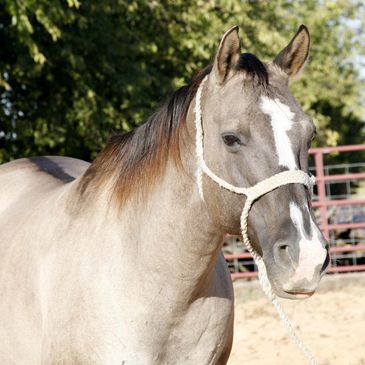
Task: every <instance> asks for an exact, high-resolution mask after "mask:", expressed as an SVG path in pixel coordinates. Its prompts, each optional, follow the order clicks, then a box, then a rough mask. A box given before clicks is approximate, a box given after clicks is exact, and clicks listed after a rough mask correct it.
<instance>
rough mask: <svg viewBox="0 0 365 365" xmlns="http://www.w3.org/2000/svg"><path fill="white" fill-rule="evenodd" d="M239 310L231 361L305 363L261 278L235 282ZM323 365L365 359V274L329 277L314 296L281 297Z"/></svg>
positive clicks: (353, 364)
mask: <svg viewBox="0 0 365 365" xmlns="http://www.w3.org/2000/svg"><path fill="white" fill-rule="evenodd" d="M235 293H236V314H235V336H234V343H233V349H232V353H231V357H230V360H229V362H228V365H304V364H307V363H306V361H305V360H304V357H303V355H302V354H301V352H300V351H299V350H298V349H297V348H296V346H295V345H294V344H293V343H292V342H291V340H290V339H289V338H288V336H287V335H286V332H285V329H284V327H283V324H282V323H281V322H280V320H279V318H278V315H277V313H276V311H275V309H274V307H273V305H272V304H271V303H270V302H269V301H268V299H266V298H265V297H264V294H262V293H261V291H260V288H259V287H258V283H257V282H256V281H255V282H243V281H241V282H237V283H235ZM281 303H282V306H283V308H284V310H285V312H286V314H287V315H288V317H289V319H290V320H291V322H292V324H293V325H294V327H295V328H296V329H297V332H298V334H299V336H300V338H301V339H302V340H303V341H304V343H305V344H306V345H307V347H309V348H310V350H311V351H312V353H313V354H314V357H315V358H316V360H317V362H318V364H320V365H362V364H365V273H364V274H346V275H338V276H327V277H325V278H323V280H322V283H321V287H320V288H319V290H318V291H317V292H316V293H315V294H314V295H313V296H312V297H311V298H309V299H306V300H301V301H291V300H281Z"/></svg>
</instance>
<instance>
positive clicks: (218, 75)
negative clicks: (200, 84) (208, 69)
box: [212, 25, 241, 84]
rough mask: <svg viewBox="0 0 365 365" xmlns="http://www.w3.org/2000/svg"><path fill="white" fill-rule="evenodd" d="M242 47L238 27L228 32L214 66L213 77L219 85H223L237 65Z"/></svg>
mask: <svg viewBox="0 0 365 365" xmlns="http://www.w3.org/2000/svg"><path fill="white" fill-rule="evenodd" d="M240 53H241V47H240V39H239V37H238V26H237V25H236V26H234V27H232V28H230V29H228V30H227V32H226V33H225V34H224V36H223V37H222V39H221V42H220V44H219V48H218V51H217V54H216V56H215V59H214V64H213V69H212V72H213V75H214V77H215V79H216V80H217V81H218V83H220V84H221V83H223V82H224V80H225V79H226V77H227V74H228V72H229V71H230V70H231V69H232V68H233V67H234V66H235V65H236V64H237V62H238V59H239V57H240Z"/></svg>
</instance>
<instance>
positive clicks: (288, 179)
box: [194, 75, 317, 365]
mask: <svg viewBox="0 0 365 365" xmlns="http://www.w3.org/2000/svg"><path fill="white" fill-rule="evenodd" d="M207 79H208V75H207V76H205V77H204V79H203V80H202V82H201V83H200V85H199V88H198V91H197V93H196V102H195V109H194V112H195V128H196V141H195V142H196V143H195V145H196V154H197V164H198V168H197V184H198V190H199V195H200V197H201V198H202V200H204V194H203V173H205V174H206V175H207V176H209V177H210V178H211V179H212V180H213V181H215V182H216V183H217V184H218V185H219V186H221V187H223V188H225V189H227V190H229V191H232V192H234V193H237V194H243V195H246V197H247V199H246V202H245V205H244V207H243V210H242V214H241V221H240V222H241V233H242V239H243V243H244V244H245V245H246V247H247V250H248V251H249V252H250V254H251V255H252V257H253V259H254V261H255V264H256V266H257V268H258V277H259V282H260V284H261V287H262V290H263V291H264V293H265V294H266V296H267V297H268V298H269V299H270V301H271V302H272V303H273V305H274V307H275V309H276V311H277V312H278V314H279V317H280V319H281V321H282V322H283V323H284V327H285V329H286V331H287V332H288V334H289V336H290V337H291V338H292V340H293V341H294V343H295V344H296V345H297V346H298V348H299V349H300V350H301V351H302V353H303V354H304V356H305V358H306V359H307V360H308V363H309V364H311V365H317V362H316V360H315V358H314V357H313V355H312V354H311V352H310V351H309V349H308V348H307V347H306V346H305V345H304V343H303V342H302V340H301V339H300V338H299V337H298V335H297V334H296V332H295V330H294V328H293V326H292V325H291V323H290V321H289V319H288V318H287V316H286V314H285V313H284V311H283V308H282V306H281V305H280V303H279V301H278V298H277V296H276V294H275V293H274V291H273V289H272V286H271V283H270V281H269V279H268V277H267V271H266V266H265V263H264V260H263V258H262V257H261V256H260V255H258V253H257V252H256V251H255V250H254V249H253V247H252V245H251V242H250V240H249V238H248V233H247V223H248V214H249V212H250V209H251V206H252V204H253V203H254V202H255V200H256V199H258V198H259V197H261V196H262V195H264V194H266V193H268V192H270V191H272V190H274V189H277V188H278V187H279V186H282V185H287V184H294V183H297V184H303V185H305V186H306V187H307V188H308V189H311V188H312V187H313V184H314V181H313V178H311V177H310V176H309V175H307V174H306V173H305V172H304V171H301V170H290V171H283V172H280V173H278V174H276V175H273V176H271V177H269V178H267V179H265V180H263V181H260V182H259V183H257V184H256V185H254V186H252V187H249V188H241V187H237V186H234V185H231V184H229V183H228V182H227V181H225V180H223V179H221V178H220V177H219V176H217V175H216V174H214V172H213V171H212V170H210V169H209V167H208V166H207V165H206V163H205V161H204V146H203V127H202V115H201V114H202V112H201V95H202V90H203V87H204V84H205V82H206V81H207Z"/></svg>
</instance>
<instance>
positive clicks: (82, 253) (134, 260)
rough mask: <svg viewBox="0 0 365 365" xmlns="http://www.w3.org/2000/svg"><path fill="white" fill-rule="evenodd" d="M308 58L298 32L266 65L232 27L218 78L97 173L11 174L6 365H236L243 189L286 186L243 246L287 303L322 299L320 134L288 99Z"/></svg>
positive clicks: (267, 203) (3, 279)
mask: <svg viewBox="0 0 365 365" xmlns="http://www.w3.org/2000/svg"><path fill="white" fill-rule="evenodd" d="M309 43H310V39H309V33H308V30H307V28H306V27H305V26H301V27H300V28H299V30H298V32H297V33H296V35H295V36H294V37H293V39H292V40H291V41H290V43H289V44H288V45H287V47H285V48H284V49H283V50H282V51H281V52H280V53H279V54H278V56H277V57H276V58H275V59H274V60H273V61H272V62H269V63H262V62H261V61H260V60H259V59H258V58H257V57H256V56H254V55H252V54H250V53H241V50H240V41H239V37H238V27H233V28H231V29H230V30H228V31H227V32H226V33H225V34H224V36H223V38H222V40H221V42H220V45H219V47H218V51H217V54H216V56H215V58H214V61H213V64H212V65H211V66H208V67H206V68H205V69H203V70H202V71H201V72H199V73H198V74H197V76H196V77H195V78H193V80H192V82H191V83H190V84H189V85H187V86H184V87H182V88H180V89H179V90H177V91H176V92H175V93H174V94H173V95H172V97H171V98H170V100H169V101H168V102H167V103H166V104H165V105H164V106H162V107H161V108H160V109H159V110H158V111H157V112H155V114H153V115H152V116H151V117H150V118H149V120H148V121H147V122H146V123H145V124H144V125H142V126H140V127H139V128H137V129H136V130H134V131H133V132H130V133H127V134H124V135H116V136H114V137H112V138H111V140H110V141H109V142H108V144H107V145H106V147H105V148H104V149H103V150H102V151H101V153H100V154H99V156H98V157H97V158H96V160H95V161H94V162H92V163H91V164H88V163H86V162H83V161H80V160H76V159H73V158H68V157H49V156H46V157H33V158H25V159H19V160H16V161H13V162H9V163H6V164H4V165H2V166H1V167H0V181H1V191H0V245H1V246H0V250H1V251H0V252H1V255H0V260H1V261H0V292H1V301H0V364H6V365H12V364H14V365H15V364H16V365H25V364H26V365H40V364H42V365H61V364H62V365H66V364H67V365H101V364H106V365H122V364H124V365H149V364H179V365H181V364H194V365H195V364H199V365H203V364H211V365H212V364H226V362H227V360H228V357H229V354H230V350H231V345H232V336H233V301H234V296H233V287H232V282H231V278H230V275H229V272H228V270H227V266H226V263H225V260H224V257H223V255H222V252H221V249H222V245H223V236H224V234H226V233H231V234H240V233H241V221H242V219H241V218H242V217H241V215H242V210H243V209H244V205H245V202H247V200H248V199H249V198H248V197H246V196H245V195H240V194H239V193H237V192H239V191H240V190H239V189H240V188H242V189H243V188H249V187H255V186H257V184H259V185H260V183H262V182H264V181H266V180H267V179H269V180H268V181H271V180H270V178H271V177H273V176H276V175H280V176H281V183H280V184H278V185H277V186H274V187H273V188H270V189H268V190H265V191H263V192H261V193H260V194H259V195H258V196H256V197H255V198H254V199H253V200H252V201H251V203H250V204H251V205H252V207H250V208H251V209H250V212H249V214H248V211H247V214H246V218H245V219H246V223H247V227H246V228H247V239H248V237H249V241H250V244H251V249H252V252H253V253H254V254H255V255H256V256H257V257H258V258H260V259H261V260H262V262H263V264H264V267H265V270H266V273H267V277H268V279H269V282H270V285H271V287H272V289H273V290H274V292H275V293H276V295H278V296H280V297H284V298H291V299H295V298H306V297H308V296H310V295H312V294H313V292H314V291H315V289H316V288H317V285H318V283H319V280H320V278H321V276H322V275H323V273H324V271H325V269H326V267H327V265H328V245H327V243H326V241H325V240H324V238H323V237H322V235H321V233H320V231H319V229H318V226H317V224H316V223H315V219H314V216H313V212H312V209H311V206H310V192H309V190H310V189H308V186H306V185H308V184H307V183H306V182H305V179H306V178H307V174H306V172H307V169H308V162H307V160H308V148H309V145H310V142H311V140H312V138H313V135H314V133H315V127H314V125H313V122H312V121H311V119H310V118H309V117H308V116H307V115H306V114H304V112H303V111H302V110H301V108H300V106H299V105H298V103H297V101H296V100H295V99H294V97H293V95H292V94H291V92H290V91H289V82H290V80H291V79H293V78H295V77H296V76H297V75H298V73H299V72H300V71H301V70H302V68H303V66H304V64H305V63H306V60H307V58H308V53H309ZM203 81H204V82H203ZM197 91H199V100H198V99H197ZM199 128H200V131H198V129H199ZM198 132H199V133H198ZM199 154H200V155H199ZM198 155H199V156H198ZM290 174H293V176H295V178H294V179H292V180H291V178H290V176H291V175H290ZM299 175H300V176H299ZM298 176H299V177H298ZM303 176H304V177H305V178H304V180H303V181H302V180H301V179H302V177H303ZM286 177H287V179H286ZM297 177H298V178H297ZM232 186H236V187H239V188H237V189H236V190H237V191H232V189H230V187H232ZM260 186H262V184H261V185H260Z"/></svg>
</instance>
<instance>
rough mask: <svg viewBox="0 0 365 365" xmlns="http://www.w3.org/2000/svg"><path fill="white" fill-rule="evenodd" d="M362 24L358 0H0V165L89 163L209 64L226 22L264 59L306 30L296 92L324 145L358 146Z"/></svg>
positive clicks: (246, 46) (246, 47) (247, 47)
mask: <svg viewBox="0 0 365 365" xmlns="http://www.w3.org/2000/svg"><path fill="white" fill-rule="evenodd" d="M363 20H364V5H362V1H355V0H336V1H322V0H299V1H295V2H293V1H289V0H286V1H284V0H282V1H270V2H269V1H237V0H235V1H234V0H221V1H203V0H195V1H192V0H176V1H167V0H162V1H155V0H151V1H147V0H146V1H144V0H129V1H125V0H104V1H81V0H67V1H65V0H0V45H1V47H0V103H1V107H0V162H3V161H7V160H10V159H14V158H19V157H22V156H29V155H44V154H61V155H69V156H74V157H79V158H82V159H86V160H90V159H92V158H94V157H95V155H96V153H97V152H98V151H99V150H100V148H101V147H102V146H103V144H104V143H105V142H106V141H107V139H108V137H109V136H110V134H112V133H113V132H115V131H128V130H131V129H132V128H134V127H135V126H137V125H139V124H140V123H142V122H143V121H144V120H145V119H146V117H147V116H148V115H149V114H150V113H151V111H152V110H153V109H155V108H156V107H158V105H160V104H161V103H162V101H163V100H164V99H165V98H166V97H167V95H168V94H169V93H170V92H172V91H173V90H174V89H175V88H176V87H179V86H181V85H182V84H184V83H186V82H187V81H188V80H189V79H190V78H191V77H192V75H193V74H194V73H195V72H196V71H198V70H199V69H200V68H202V67H203V66H205V65H206V64H207V63H209V62H210V61H211V58H212V56H213V54H214V52H215V50H216V48H217V45H218V42H219V39H220V37H221V36H222V34H223V32H224V31H225V30H226V29H228V28H229V27H230V26H232V25H234V24H238V25H240V36H241V41H242V46H243V47H242V48H243V51H248V52H251V53H255V54H256V55H258V56H259V57H260V58H261V59H263V60H271V59H272V58H273V57H274V56H275V55H276V54H277V53H278V52H279V51H280V49H281V48H282V47H284V46H285V45H286V44H287V42H288V40H289V39H290V38H291V37H292V36H293V34H294V32H295V31H296V29H297V27H298V25H299V24H300V23H304V24H306V25H307V26H308V27H309V29H310V31H311V35H312V53H311V60H310V63H309V65H308V66H307V69H306V71H305V74H304V75H303V77H302V78H301V79H300V80H299V81H297V82H296V83H295V84H293V91H294V93H295V95H296V97H297V98H298V99H299V100H300V102H301V104H302V105H303V107H304V109H305V111H307V112H308V113H310V114H311V115H312V116H313V118H314V120H315V122H316V124H317V126H318V129H319V139H318V141H319V143H320V144H331V145H334V144H337V143H340V144H347V143H362V142H363V139H364V124H363V116H364V110H363V103H362V101H361V99H360V98H361V90H362V89H361V77H360V75H359V69H360V67H359V65H360V62H361V61H362V59H363V58H362V57H363V56H364V45H365V42H363V41H364V39H363V38H364V30H363V28H364V27H363V25H364V22H363Z"/></svg>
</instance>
